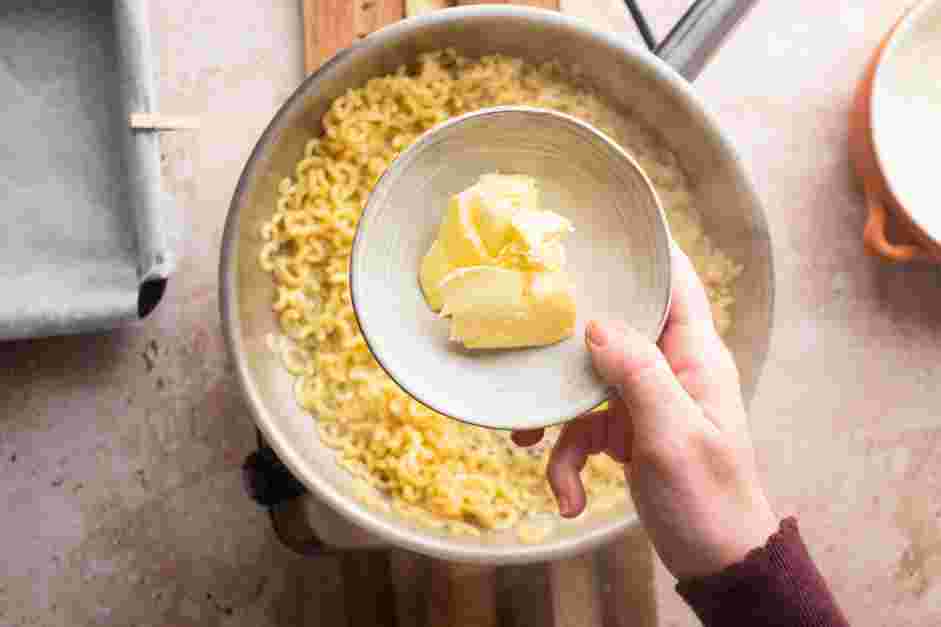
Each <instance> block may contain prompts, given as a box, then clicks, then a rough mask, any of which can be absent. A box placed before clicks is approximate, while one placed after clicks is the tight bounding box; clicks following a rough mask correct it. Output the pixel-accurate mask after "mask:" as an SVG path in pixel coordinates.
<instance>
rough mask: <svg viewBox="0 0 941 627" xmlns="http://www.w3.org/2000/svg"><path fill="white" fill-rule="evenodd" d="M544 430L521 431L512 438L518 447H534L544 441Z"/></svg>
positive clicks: (515, 432)
mask: <svg viewBox="0 0 941 627" xmlns="http://www.w3.org/2000/svg"><path fill="white" fill-rule="evenodd" d="M542 434H543V429H521V430H520V431H514V432H513V434H512V435H511V436H510V437H511V438H512V440H513V443H514V444H516V446H533V445H534V444H539V441H540V440H542Z"/></svg>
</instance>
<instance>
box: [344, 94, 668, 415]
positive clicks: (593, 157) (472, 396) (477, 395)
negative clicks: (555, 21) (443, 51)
mask: <svg viewBox="0 0 941 627" xmlns="http://www.w3.org/2000/svg"><path fill="white" fill-rule="evenodd" d="M492 172H499V173H502V174H525V175H529V176H532V177H534V178H535V179H536V180H537V181H538V184H539V188H540V192H541V196H542V205H543V206H542V208H543V209H547V210H550V211H554V212H556V213H559V214H560V215H562V216H564V217H566V218H568V219H569V220H571V221H572V223H573V224H574V225H575V232H574V233H571V234H570V235H569V236H568V237H566V239H565V241H564V244H565V250H566V257H567V262H566V270H567V272H568V273H569V275H570V276H571V277H572V279H573V281H574V283H575V286H576V303H577V307H578V320H577V323H576V328H575V334H574V335H573V336H572V337H570V338H568V339H566V340H563V341H562V342H559V343H557V344H553V345H551V346H542V347H535V348H526V349H516V350H485V351H469V350H464V349H462V348H461V347H460V345H459V344H457V343H455V342H452V341H450V340H449V338H448V335H449V324H448V321H447V320H444V319H441V318H440V317H439V316H438V315H437V314H435V313H434V312H433V311H431V309H429V307H428V305H427V304H426V302H425V299H424V296H423V294H422V290H421V287H420V286H419V283H418V270H419V267H420V264H421V260H422V257H423V256H424V254H425V253H426V252H427V251H428V248H429V247H430V246H431V242H432V241H433V240H434V239H435V237H436V236H437V233H438V227H439V224H440V223H441V219H442V216H443V214H444V209H445V208H446V207H447V205H448V199H449V198H450V197H451V196H453V195H454V194H456V193H458V192H460V191H462V190H463V189H466V188H468V187H470V186H471V185H473V184H474V183H475V182H476V181H477V179H478V178H479V177H480V176H481V175H483V174H487V173H492ZM350 275H351V280H350V285H351V292H352V297H353V299H352V300H353V307H354V309H355V310H356V315H357V317H358V319H359V324H360V328H361V330H362V332H363V336H364V337H365V339H366V341H367V342H368V344H369V347H370V350H371V351H372V353H373V355H374V356H375V357H376V359H377V360H378V361H379V363H380V364H381V365H382V366H383V368H385V369H386V371H387V372H388V373H389V375H390V376H391V377H392V378H393V379H395V380H396V382H397V383H398V384H399V385H400V386H401V387H402V388H403V389H404V390H406V391H407V392H409V394H411V395H412V396H414V397H415V398H416V399H418V400H419V401H421V402H422V403H424V404H425V405H427V406H429V407H431V408H433V409H435V410H436V411H438V412H440V413H443V414H445V415H449V416H452V417H454V418H458V419H460V420H463V421H465V422H470V423H473V424H478V425H481V426H485V427H494V428H502V429H509V428H536V427H543V426H547V425H551V424H555V423H558V422H562V421H564V420H568V419H571V418H574V417H576V416H579V415H581V414H583V413H585V412H587V411H590V410H591V409H593V408H594V407H596V406H597V405H599V404H600V403H602V402H603V401H604V400H605V398H606V396H607V394H606V390H605V386H604V385H603V383H602V381H601V380H599V379H598V377H597V376H596V375H595V373H594V371H593V369H592V367H591V361H590V358H589V356H588V351H587V350H586V348H585V345H584V342H583V341H582V337H583V335H584V326H585V324H586V323H587V321H588V320H590V319H601V320H622V319H623V320H629V321H630V322H631V324H632V325H633V326H634V327H635V328H637V329H638V330H639V331H640V332H641V333H643V334H645V335H647V336H648V337H650V338H651V339H656V338H657V337H658V336H659V333H660V331H661V329H662V327H663V322H664V319H665V317H666V312H667V309H668V303H669V299H670V249H669V236H668V234H667V227H666V220H665V218H664V216H663V211H662V210H661V208H660V204H659V201H658V199H657V196H656V194H655V192H654V190H653V187H652V185H651V184H650V182H649V180H648V179H647V177H646V176H645V175H644V174H643V173H642V172H641V170H640V168H639V167H638V166H637V164H636V163H635V162H634V160H633V159H632V158H631V157H630V156H629V155H628V154H627V153H625V152H624V151H623V150H622V149H621V148H619V147H618V146H617V145H616V144H615V143H614V142H613V141H611V140H609V139H608V138H606V137H605V136H604V135H602V134H601V133H599V132H598V131H597V130H595V129H594V128H593V127H591V126H589V125H587V124H585V123H583V122H580V121H578V120H576V119H575V118H572V117H570V116H567V115H563V114H560V113H555V112H550V111H546V110H542V109H531V108H527V107H500V108H493V109H486V110H483V111H479V112H475V113H470V114H467V115H464V116H461V117H459V118H456V119H453V120H451V121H449V122H447V123H445V124H444V125H442V126H439V127H438V128H436V129H434V130H432V131H430V132H429V133H427V134H426V135H425V136H423V137H422V138H420V139H419V140H418V141H417V142H416V143H415V144H413V145H412V147H411V148H410V149H408V150H406V151H405V152H403V153H402V154H401V155H400V156H399V157H398V159H396V160H395V161H394V162H393V163H392V165H391V166H390V167H389V169H388V170H387V171H386V173H385V174H384V175H383V177H382V179H381V180H380V181H379V183H378V185H377V186H376V188H375V190H374V191H373V193H372V195H371V196H370V199H369V204H368V205H367V207H366V210H365V212H364V214H363V216H362V218H361V219H360V221H359V229H358V233H357V236H356V241H355V243H354V244H353V253H352V259H351V264H350ZM534 390H539V391H540V392H539V394H534Z"/></svg>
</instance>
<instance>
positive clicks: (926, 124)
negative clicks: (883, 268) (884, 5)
mask: <svg viewBox="0 0 941 627" xmlns="http://www.w3.org/2000/svg"><path fill="white" fill-rule="evenodd" d="M939 72H941V0H924V1H922V2H920V3H918V4H916V5H915V6H914V7H912V9H911V10H909V11H908V12H907V13H906V14H905V15H904V16H903V17H902V18H901V19H900V20H899V22H898V23H897V24H896V25H895V26H894V27H893V28H892V30H891V31H889V33H888V34H887V35H886V37H885V39H884V40H883V42H882V43H881V44H880V46H879V47H878V48H877V49H876V51H875V53H874V54H873V56H872V59H871V60H870V62H869V65H868V66H867V68H866V71H865V73H864V75H863V77H862V79H861V80H860V83H859V86H858V87H857V90H856V98H855V102H854V106H853V109H852V113H851V116H850V149H851V151H852V157H853V162H854V165H855V168H856V173H857V175H858V176H859V178H860V180H861V181H862V184H863V188H864V191H865V195H866V203H867V205H868V210H869V218H868V220H867V222H866V227H865V230H864V232H863V239H864V241H865V244H866V247H867V249H868V250H869V251H870V252H872V253H873V254H875V255H878V256H880V257H882V258H884V259H887V260H889V261H895V262H907V261H927V262H931V263H941V209H939V201H938V198H939V193H938V189H937V187H938V182H937V178H938V177H937V162H938V157H937V152H938V150H939V146H941V81H939V80H938V73H939ZM890 214H891V215H892V216H893V217H894V218H895V222H896V223H897V225H898V227H899V228H898V229H897V231H898V232H899V233H898V234H897V235H895V236H890V235H888V234H887V222H888V220H887V218H888V216H889V215H890ZM893 240H895V241H893Z"/></svg>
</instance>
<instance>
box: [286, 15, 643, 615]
mask: <svg viewBox="0 0 941 627" xmlns="http://www.w3.org/2000/svg"><path fill="white" fill-rule="evenodd" d="M582 1H583V2H585V3H591V2H593V1H594V0H582ZM567 2H568V3H569V4H571V3H574V2H576V0H567ZM484 3H485V2H480V1H477V0H353V1H350V0H303V9H304V37H305V45H304V51H305V68H306V70H307V72H313V71H314V70H316V69H317V68H318V67H320V65H321V64H323V63H324V62H325V61H327V60H328V59H329V58H330V57H332V56H333V55H334V54H336V53H337V52H338V51H339V50H341V49H343V48H345V47H346V46H349V45H350V44H352V43H353V42H354V41H356V40H357V39H359V38H362V37H365V36H366V35H368V34H369V33H370V32H372V31H374V30H376V29H378V28H381V27H382V26H385V25H387V24H390V23H392V22H394V21H396V20H398V19H400V18H402V17H403V16H406V15H408V16H411V15H416V14H420V13H423V12H427V11H431V10H437V9H440V8H444V7H446V6H453V5H466V4H484ZM489 3H491V4H520V5H528V6H535V7H540V8H545V9H553V10H558V9H559V7H560V4H559V0H516V1H509V0H503V1H499V0H490V1H489ZM282 524H285V525H286V523H282ZM286 526H287V525H286ZM291 531H292V534H293V536H297V538H298V542H300V543H301V545H302V546H307V547H312V548H313V550H314V551H317V552H319V551H322V550H323V548H322V547H317V544H316V540H315V539H312V538H309V537H306V536H305V535H304V533H303V532H302V531H298V530H295V529H292V530H291ZM318 559H322V558H318ZM329 564H330V566H331V567H332V568H334V569H336V570H338V571H339V573H340V574H341V575H342V579H343V581H342V583H341V584H339V586H340V588H342V590H343V593H342V602H338V600H337V599H336V598H332V599H331V606H332V607H334V608H336V607H337V606H338V605H341V606H343V607H342V608H340V609H334V610H333V612H334V613H333V614H332V615H330V614H328V615H324V614H319V615H316V616H309V617H305V618H306V621H307V622H308V623H309V624H324V625H327V624H329V625H348V626H349V627H374V626H376V625H383V626H388V627H531V626H539V627H543V626H545V627H628V626H636V627H652V626H653V625H655V624H656V611H655V607H654V601H653V599H654V597H653V583H652V582H653V556H652V552H651V549H650V546H649V543H648V542H647V539H646V537H645V536H644V535H643V533H641V532H639V531H638V532H634V533H632V534H629V535H628V536H626V537H624V538H622V539H620V540H618V541H616V542H614V543H612V545H610V546H609V547H606V548H604V549H601V550H599V551H596V552H594V553H590V554H586V555H582V556H578V557H575V558H571V559H568V560H562V561H559V562H555V563H551V564H535V565H530V566H517V567H506V568H499V569H498V568H492V567H481V566H468V565H456V564H446V563H443V562H438V561H435V560H431V559H429V558H425V557H421V556H418V555H415V554H412V553H408V552H406V551H402V550H399V549H389V550H387V551H380V552H377V551H368V552H366V551H363V552H359V553H357V554H353V555H342V556H340V557H338V558H336V559H335V560H334V561H331V562H329ZM334 572H335V571H334Z"/></svg>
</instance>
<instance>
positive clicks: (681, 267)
mask: <svg viewBox="0 0 941 627" xmlns="http://www.w3.org/2000/svg"><path fill="white" fill-rule="evenodd" d="M670 252H671V255H672V260H673V266H672V275H673V284H672V287H671V290H672V291H671V295H670V297H671V305H670V315H669V322H671V323H673V324H683V325H692V326H693V327H696V328H697V329H699V330H700V331H703V332H705V331H710V330H711V331H712V332H713V333H715V324H713V322H712V307H711V306H710V305H709V297H708V296H706V288H705V287H704V286H703V284H702V281H700V280H699V275H697V274H696V269H695V268H693V263H692V262H691V261H690V260H689V257H687V256H686V253H684V252H683V251H682V250H680V247H679V246H676V245H675V244H674V245H673V246H672V247H671V250H670Z"/></svg>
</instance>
